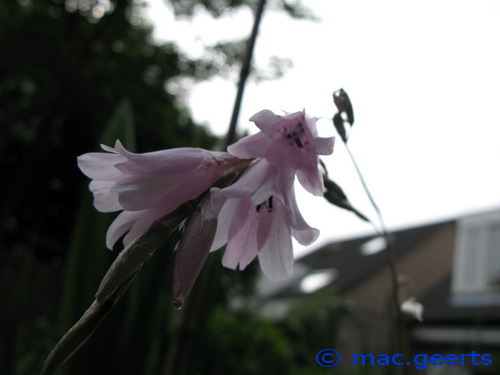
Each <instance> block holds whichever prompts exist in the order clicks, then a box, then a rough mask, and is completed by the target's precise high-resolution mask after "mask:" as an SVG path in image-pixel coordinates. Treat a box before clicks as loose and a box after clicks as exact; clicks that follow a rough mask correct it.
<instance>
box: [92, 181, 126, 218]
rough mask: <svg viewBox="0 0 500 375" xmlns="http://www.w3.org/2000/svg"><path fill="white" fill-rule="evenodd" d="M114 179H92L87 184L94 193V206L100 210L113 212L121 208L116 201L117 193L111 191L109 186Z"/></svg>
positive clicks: (112, 183)
mask: <svg viewBox="0 0 500 375" xmlns="http://www.w3.org/2000/svg"><path fill="white" fill-rule="evenodd" d="M114 184H115V181H99V180H93V181H91V182H90V184H89V189H90V191H91V192H92V194H94V206H95V208H96V209H97V210H98V211H101V212H113V211H119V210H123V207H122V206H121V205H120V203H119V202H118V193H114V192H111V191H110V189H111V187H112V186H113V185H114Z"/></svg>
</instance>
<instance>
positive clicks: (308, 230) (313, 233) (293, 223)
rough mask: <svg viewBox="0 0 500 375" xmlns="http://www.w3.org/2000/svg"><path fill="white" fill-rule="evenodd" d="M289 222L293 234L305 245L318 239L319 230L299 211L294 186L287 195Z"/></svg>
mask: <svg viewBox="0 0 500 375" xmlns="http://www.w3.org/2000/svg"><path fill="white" fill-rule="evenodd" d="M286 209H287V211H288V218H287V220H288V223H289V225H290V228H291V231H292V235H293V237H295V239H296V240H297V241H298V242H299V243H300V244H301V245H304V246H307V245H310V244H312V243H313V242H315V241H316V240H317V239H318V236H319V230H317V229H316V228H312V227H311V226H309V224H307V223H306V221H305V220H304V218H303V217H302V214H301V213H300V211H299V207H298V205H297V200H296V198H295V191H294V190H293V188H292V189H291V190H290V191H289V195H288V196H287V207H286Z"/></svg>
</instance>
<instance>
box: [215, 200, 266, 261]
mask: <svg viewBox="0 0 500 375" xmlns="http://www.w3.org/2000/svg"><path fill="white" fill-rule="evenodd" d="M254 207H255V206H254V204H253V203H252V202H251V201H250V199H248V198H247V197H245V198H241V199H239V202H238V207H237V209H236V213H235V215H234V216H233V220H232V222H231V224H230V226H229V234H228V237H229V240H228V243H227V246H226V251H225V252H224V256H223V257H222V264H223V265H224V266H225V267H228V268H231V269H236V268H238V266H239V269H240V270H244V269H245V268H246V266H248V264H250V262H251V261H252V260H254V259H255V257H256V256H257V243H256V240H257V224H258V220H256V212H253V210H254Z"/></svg>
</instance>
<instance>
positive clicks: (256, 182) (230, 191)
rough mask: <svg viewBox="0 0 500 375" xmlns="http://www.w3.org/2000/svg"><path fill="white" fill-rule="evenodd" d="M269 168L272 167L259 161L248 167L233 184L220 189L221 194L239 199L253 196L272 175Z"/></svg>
mask: <svg viewBox="0 0 500 375" xmlns="http://www.w3.org/2000/svg"><path fill="white" fill-rule="evenodd" d="M270 168H272V166H270V164H269V163H267V162H266V161H265V160H259V161H258V162H257V163H255V164H253V165H252V166H250V167H249V168H248V169H247V170H246V171H245V172H244V173H243V175H242V176H241V177H240V178H239V179H238V180H237V181H236V182H235V183H234V184H232V185H231V186H228V187H226V188H224V189H222V193H224V195H225V196H226V197H228V198H239V197H243V196H245V195H250V194H254V193H255V192H256V191H257V190H258V189H259V188H260V187H261V186H262V185H263V184H264V183H265V182H266V179H268V178H269V176H270V174H272V171H270ZM274 171H275V173H276V172H277V171H276V170H274Z"/></svg>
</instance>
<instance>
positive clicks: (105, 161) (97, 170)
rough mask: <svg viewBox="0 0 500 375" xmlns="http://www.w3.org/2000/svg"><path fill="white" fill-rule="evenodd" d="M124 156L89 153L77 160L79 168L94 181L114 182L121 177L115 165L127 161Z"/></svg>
mask: <svg viewBox="0 0 500 375" xmlns="http://www.w3.org/2000/svg"><path fill="white" fill-rule="evenodd" d="M125 160H126V159H125V158H124V157H123V156H120V155H116V154H105V153H103V152H89V153H87V154H83V155H80V156H79V157H78V158H77V163H78V167H79V168H80V169H81V171H82V172H83V173H84V174H85V175H86V176H87V177H90V178H92V179H94V180H104V181H114V180H116V179H118V178H119V177H120V176H121V173H120V171H119V170H118V169H116V168H115V164H117V163H120V162H123V161H125Z"/></svg>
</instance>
